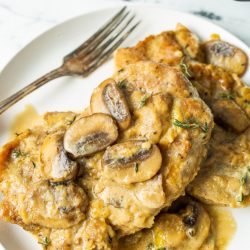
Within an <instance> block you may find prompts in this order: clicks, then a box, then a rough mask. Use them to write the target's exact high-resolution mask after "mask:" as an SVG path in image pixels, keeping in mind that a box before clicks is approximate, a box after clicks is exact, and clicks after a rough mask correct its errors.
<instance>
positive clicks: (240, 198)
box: [237, 192, 244, 202]
mask: <svg viewBox="0 0 250 250" xmlns="http://www.w3.org/2000/svg"><path fill="white" fill-rule="evenodd" d="M243 200H244V195H243V193H242V192H241V193H240V194H239V195H238V197H237V201H238V202H242V201H243Z"/></svg>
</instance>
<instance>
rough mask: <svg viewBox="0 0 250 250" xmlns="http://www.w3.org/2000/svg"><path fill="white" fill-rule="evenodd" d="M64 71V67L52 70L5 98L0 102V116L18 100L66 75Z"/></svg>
mask: <svg viewBox="0 0 250 250" xmlns="http://www.w3.org/2000/svg"><path fill="white" fill-rule="evenodd" d="M66 73H67V72H66V70H65V68H64V67H62V66H61V67H59V68H57V69H54V70H52V71H50V72H49V73H47V74H45V75H44V76H42V77H40V78H38V79H37V80H36V81H34V82H32V83H30V84H29V85H27V86H26V87H24V88H22V89H21V90H19V91H17V92H16V93H15V94H13V95H11V96H10V97H8V98H6V99H5V100H3V101H1V102H0V115H1V114H2V113H3V112H4V111H6V110H7V109H8V108H10V107H11V106H12V105H14V104H15V103H17V102H18V101H19V100H21V99H22V98H24V97H25V96H26V95H28V94H29V93H31V92H33V91H34V90H36V89H38V88H40V87H41V86H43V85H44V84H45V83H47V82H49V81H51V80H53V79H56V78H58V77H61V76H65V75H66Z"/></svg>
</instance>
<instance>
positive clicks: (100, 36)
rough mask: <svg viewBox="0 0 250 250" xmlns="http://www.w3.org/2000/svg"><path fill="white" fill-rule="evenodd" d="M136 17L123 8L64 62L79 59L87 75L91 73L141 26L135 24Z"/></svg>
mask: <svg viewBox="0 0 250 250" xmlns="http://www.w3.org/2000/svg"><path fill="white" fill-rule="evenodd" d="M134 20H135V15H133V14H131V11H129V10H127V8H126V7H123V8H122V9H121V10H120V11H119V12H118V13H117V14H115V15H114V16H113V17H112V18H111V19H110V20H108V22H107V23H106V24H104V25H103V26H102V27H101V28H100V29H99V30H98V31H97V32H96V33H94V34H93V35H92V36H91V37H90V38H89V39H87V40H86V41H85V42H84V43H83V44H81V45H80V46H79V47H78V48H77V49H75V50H74V51H72V52H71V53H70V54H68V55H67V56H66V57H65V58H64V61H67V60H69V59H71V58H72V57H73V58H77V59H79V60H81V62H82V64H84V65H85V68H86V72H85V75H86V74H89V73H91V72H92V71H94V70H95V69H96V68H97V67H99V66H100V65H101V64H102V63H103V62H105V61H106V60H107V59H108V58H109V56H110V55H111V54H112V53H113V52H114V51H115V49H117V48H118V47H119V45H120V44H121V43H122V42H123V41H124V40H125V39H126V38H127V37H128V35H129V34H130V33H131V32H132V31H133V30H134V29H135V28H136V27H137V26H138V25H139V23H140V22H136V23H135V21H134Z"/></svg>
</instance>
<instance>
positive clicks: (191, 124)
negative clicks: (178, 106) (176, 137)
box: [173, 119, 208, 133]
mask: <svg viewBox="0 0 250 250" xmlns="http://www.w3.org/2000/svg"><path fill="white" fill-rule="evenodd" d="M173 124H174V125H175V126H177V127H181V128H193V129H195V128H200V129H201V130H202V132H204V133H207V132H208V124H207V122H205V124H204V125H201V124H200V123H198V122H196V121H192V122H189V121H186V122H181V121H179V120H177V119H174V121H173Z"/></svg>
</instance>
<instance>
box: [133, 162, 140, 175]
mask: <svg viewBox="0 0 250 250" xmlns="http://www.w3.org/2000/svg"><path fill="white" fill-rule="evenodd" d="M134 168H135V172H136V173H138V171H139V163H137V162H136V163H135V167H134Z"/></svg>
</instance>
